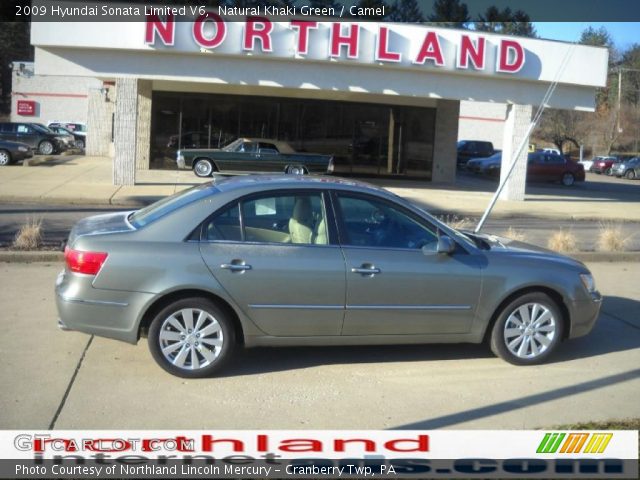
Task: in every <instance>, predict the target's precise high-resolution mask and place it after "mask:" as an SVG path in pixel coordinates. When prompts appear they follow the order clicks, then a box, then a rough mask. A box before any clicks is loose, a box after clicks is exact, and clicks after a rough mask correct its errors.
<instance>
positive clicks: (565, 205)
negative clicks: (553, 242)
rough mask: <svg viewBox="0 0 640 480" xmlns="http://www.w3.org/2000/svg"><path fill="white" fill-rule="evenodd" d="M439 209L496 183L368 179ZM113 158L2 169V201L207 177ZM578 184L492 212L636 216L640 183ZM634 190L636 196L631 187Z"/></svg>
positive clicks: (109, 201)
mask: <svg viewBox="0 0 640 480" xmlns="http://www.w3.org/2000/svg"><path fill="white" fill-rule="evenodd" d="M366 180H367V181H370V182H372V183H376V184H377V185H380V186H383V187H385V188H387V189H389V190H391V191H393V192H394V193H396V194H398V195H400V196H402V197H405V198H408V199H410V200H412V201H414V202H416V203H418V204H420V205H422V206H424V207H426V208H427V209H428V210H430V211H431V212H433V213H437V214H451V215H457V216H460V217H479V216H480V215H482V213H483V211H484V209H485V208H486V207H487V205H488V204H489V201H490V200H491V197H492V191H493V189H495V185H494V184H493V183H490V182H486V181H483V180H476V179H473V178H471V177H461V178H459V179H458V182H457V183H456V185H438V184H433V183H429V182H421V181H416V180H402V179H398V180H396V179H366ZM111 181H112V161H111V159H109V158H103V157H84V156H75V155H68V156H59V157H55V158H54V159H53V160H47V161H45V162H43V163H41V164H40V165H35V166H28V167H23V166H20V165H14V166H9V167H3V168H0V202H5V203H9V202H12V203H46V204H74V205H78V204H83V205H121V206H123V207H138V206H143V205H147V204H149V203H150V202H152V201H155V200H158V199H160V198H162V197H165V196H167V195H171V194H173V193H174V192H176V191H179V190H181V189H184V188H187V187H190V186H192V185H197V184H199V183H202V182H204V181H206V180H205V179H200V178H198V177H196V176H195V175H194V174H193V173H192V172H190V171H177V170H175V171H173V170H146V171H138V172H137V181H136V185H135V186H114V185H112V183H111ZM584 187H586V185H577V186H575V187H572V188H563V187H560V186H556V185H549V186H544V185H542V186H533V187H531V186H530V187H528V190H527V191H528V192H531V193H527V196H526V201H524V202H510V201H502V200H500V201H498V203H497V204H496V207H495V209H494V211H493V213H492V215H493V216H494V217H496V218H497V217H502V218H509V217H520V218H522V217H535V218H554V219H559V218H561V219H603V220H605V219H606V220H621V221H640V208H638V207H639V206H640V182H629V183H628V184H624V185H614V187H619V189H620V190H621V192H622V190H624V192H622V193H621V194H617V193H616V194H612V193H611V192H604V193H602V192H598V191H596V190H593V189H592V190H589V189H588V188H584ZM636 190H637V195H636V194H635V191H636Z"/></svg>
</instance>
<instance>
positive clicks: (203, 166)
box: [193, 158, 213, 177]
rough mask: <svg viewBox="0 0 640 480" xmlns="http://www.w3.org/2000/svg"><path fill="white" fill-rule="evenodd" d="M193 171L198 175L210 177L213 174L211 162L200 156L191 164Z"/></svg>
mask: <svg viewBox="0 0 640 480" xmlns="http://www.w3.org/2000/svg"><path fill="white" fill-rule="evenodd" d="M193 171H194V173H195V174H196V176H198V177H210V176H211V174H213V163H211V160H209V159H207V158H200V159H198V160H196V163H195V164H194V165H193Z"/></svg>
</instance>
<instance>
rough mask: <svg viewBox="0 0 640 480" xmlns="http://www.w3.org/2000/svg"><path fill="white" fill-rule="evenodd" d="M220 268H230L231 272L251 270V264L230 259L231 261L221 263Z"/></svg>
mask: <svg viewBox="0 0 640 480" xmlns="http://www.w3.org/2000/svg"><path fill="white" fill-rule="evenodd" d="M220 268H222V269H224V270H231V271H232V272H244V271H245V270H251V265H247V264H246V263H244V262H242V261H239V260H232V261H231V263H223V264H222V265H220Z"/></svg>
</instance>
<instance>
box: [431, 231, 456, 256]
mask: <svg viewBox="0 0 640 480" xmlns="http://www.w3.org/2000/svg"><path fill="white" fill-rule="evenodd" d="M455 249H456V242H454V241H453V240H452V239H451V237H448V236H447V235H441V236H440V237H439V238H438V247H437V248H436V252H438V253H444V254H447V255H449V254H451V253H453V252H454V251H455Z"/></svg>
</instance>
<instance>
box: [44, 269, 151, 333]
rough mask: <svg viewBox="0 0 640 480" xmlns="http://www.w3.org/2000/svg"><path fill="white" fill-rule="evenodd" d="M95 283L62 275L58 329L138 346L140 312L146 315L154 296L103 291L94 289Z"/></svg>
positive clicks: (57, 283)
mask: <svg viewBox="0 0 640 480" xmlns="http://www.w3.org/2000/svg"><path fill="white" fill-rule="evenodd" d="M92 279H93V277H91V276H87V275H80V274H74V273H71V274H70V273H67V272H66V271H64V270H63V271H62V272H60V274H58V278H57V280H56V289H55V290H56V307H57V310H58V316H59V319H58V327H59V328H60V329H61V330H63V331H68V330H74V331H78V332H84V333H88V334H91V335H98V336H101V337H108V338H113V339H116V340H121V341H123V342H127V343H136V342H137V341H138V321H139V317H140V312H144V311H145V309H146V306H147V305H148V304H149V303H150V302H151V301H152V299H153V294H150V293H140V292H122V291H115V290H101V289H97V288H93V287H92V285H91V281H92Z"/></svg>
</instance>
